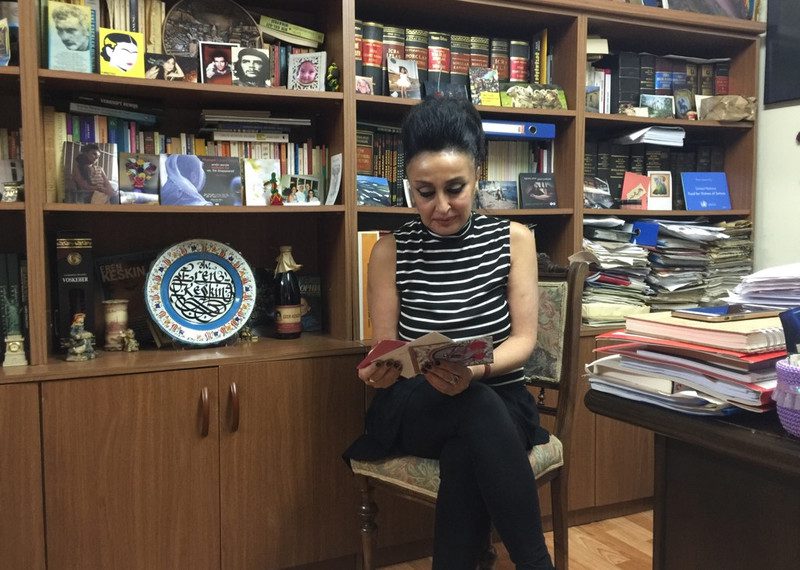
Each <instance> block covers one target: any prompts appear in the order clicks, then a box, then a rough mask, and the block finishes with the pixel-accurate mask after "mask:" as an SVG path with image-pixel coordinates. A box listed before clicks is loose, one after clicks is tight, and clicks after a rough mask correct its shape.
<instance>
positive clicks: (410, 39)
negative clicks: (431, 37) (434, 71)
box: [406, 28, 428, 83]
mask: <svg viewBox="0 0 800 570" xmlns="http://www.w3.org/2000/svg"><path fill="white" fill-rule="evenodd" d="M406 59H408V60H411V61H416V62H417V73H418V74H419V81H420V83H424V82H425V81H427V80H428V31H427V30H421V29H418V28H406Z"/></svg>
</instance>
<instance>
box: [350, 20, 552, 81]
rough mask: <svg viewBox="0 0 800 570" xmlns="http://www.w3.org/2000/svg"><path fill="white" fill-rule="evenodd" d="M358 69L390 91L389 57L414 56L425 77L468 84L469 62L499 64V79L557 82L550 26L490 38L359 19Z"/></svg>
mask: <svg viewBox="0 0 800 570" xmlns="http://www.w3.org/2000/svg"><path fill="white" fill-rule="evenodd" d="M355 53H356V58H355V59H356V75H357V76H364V77H367V78H369V79H371V81H372V85H373V93H374V94H375V95H384V94H388V93H387V88H388V85H387V61H389V60H391V59H396V60H408V61H410V62H414V64H415V66H416V68H417V74H418V79H419V81H420V83H422V84H425V82H428V81H430V82H432V83H433V84H434V85H436V86H437V88H439V89H441V88H442V85H444V84H450V85H454V86H461V87H466V86H467V85H468V84H469V68H470V67H480V68H493V69H496V70H497V72H498V80H499V81H501V82H502V81H510V82H518V83H542V84H546V83H551V81H550V78H551V77H552V65H551V63H552V49H551V47H550V46H549V45H548V35H547V28H542V29H541V30H540V31H539V32H537V33H536V34H534V35H533V36H532V37H531V38H528V39H512V40H509V39H505V38H489V37H487V36H470V35H459V34H450V33H447V32H435V31H429V30H425V29H419V28H406V27H402V26H393V25H384V24H382V23H379V22H362V21H360V20H356V26H355Z"/></svg>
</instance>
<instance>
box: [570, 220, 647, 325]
mask: <svg viewBox="0 0 800 570" xmlns="http://www.w3.org/2000/svg"><path fill="white" fill-rule="evenodd" d="M583 235H584V240H583V249H584V250H585V252H587V254H588V255H587V257H586V259H587V260H588V261H590V262H592V263H593V269H595V271H594V272H593V273H591V274H590V275H589V276H588V277H587V279H586V284H585V287H584V289H583V303H582V313H583V322H584V323H585V324H586V325H589V326H610V325H621V324H622V323H623V322H624V321H625V317H626V316H628V315H632V314H637V313H646V312H648V311H649V310H650V309H649V308H648V307H647V297H648V296H649V295H650V294H651V293H652V290H651V289H650V287H649V286H648V285H647V283H645V277H646V276H647V274H648V272H649V263H648V261H647V254H648V250H647V249H646V248H645V247H642V246H639V245H636V244H634V243H631V240H632V239H633V238H634V236H635V232H634V230H633V226H632V224H630V223H627V222H625V221H624V220H621V219H619V218H616V217H606V218H592V217H587V218H585V219H584V221H583Z"/></svg>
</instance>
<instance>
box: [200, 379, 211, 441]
mask: <svg viewBox="0 0 800 570" xmlns="http://www.w3.org/2000/svg"><path fill="white" fill-rule="evenodd" d="M200 406H201V408H202V410H201V412H200V413H201V415H202V416H201V423H200V435H201V436H202V437H206V436H207V435H208V425H209V422H210V421H211V404H209V402H208V386H203V389H202V390H200Z"/></svg>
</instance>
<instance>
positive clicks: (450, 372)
mask: <svg viewBox="0 0 800 570" xmlns="http://www.w3.org/2000/svg"><path fill="white" fill-rule="evenodd" d="M422 373H423V374H424V375H425V379H426V380H427V381H428V383H429V384H430V385H431V386H433V387H434V389H436V390H438V391H439V392H441V393H442V394H445V395H448V396H455V395H456V394H460V393H461V392H463V391H464V390H466V389H467V388H469V384H470V382H472V370H470V369H469V367H467V366H464V365H463V364H458V363H456V362H448V361H446V360H441V361H436V362H434V363H432V364H428V365H426V366H425V367H423V369H422Z"/></svg>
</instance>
